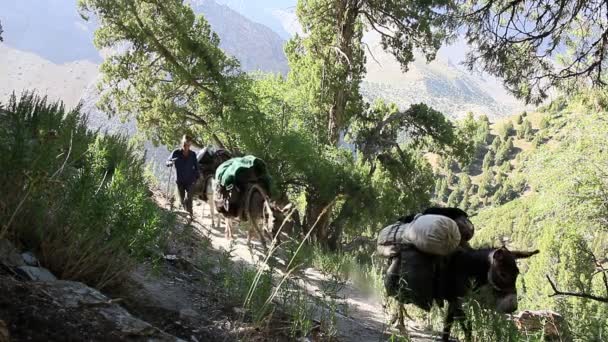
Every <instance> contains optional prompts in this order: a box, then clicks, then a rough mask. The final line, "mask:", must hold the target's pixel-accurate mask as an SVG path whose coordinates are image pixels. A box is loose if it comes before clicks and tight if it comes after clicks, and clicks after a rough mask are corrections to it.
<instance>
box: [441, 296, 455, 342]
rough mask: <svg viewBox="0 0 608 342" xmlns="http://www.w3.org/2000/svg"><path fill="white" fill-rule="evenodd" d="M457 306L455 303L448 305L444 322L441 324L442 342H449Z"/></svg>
mask: <svg viewBox="0 0 608 342" xmlns="http://www.w3.org/2000/svg"><path fill="white" fill-rule="evenodd" d="M457 305H458V303H456V302H449V303H448V314H447V316H446V317H445V322H444V324H443V334H442V335H441V340H442V341H443V342H448V341H450V331H451V330H452V324H454V314H455V310H456V306H457Z"/></svg>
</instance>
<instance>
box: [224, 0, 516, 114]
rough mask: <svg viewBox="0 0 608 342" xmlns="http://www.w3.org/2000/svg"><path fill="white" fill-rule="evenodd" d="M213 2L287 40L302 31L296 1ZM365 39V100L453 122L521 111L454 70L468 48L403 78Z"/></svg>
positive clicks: (422, 64) (482, 81)
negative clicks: (431, 111)
mask: <svg viewBox="0 0 608 342" xmlns="http://www.w3.org/2000/svg"><path fill="white" fill-rule="evenodd" d="M218 1H221V2H223V3H226V4H227V5H229V6H231V7H232V8H233V9H235V10H237V11H240V12H241V14H242V15H244V16H246V17H248V18H249V19H251V20H260V22H261V23H263V24H265V25H276V23H277V21H278V22H280V23H281V25H282V26H283V30H284V31H285V32H287V33H288V34H289V36H293V35H295V34H296V33H301V32H302V30H301V27H300V25H299V23H298V21H297V17H296V15H295V13H294V12H295V11H294V8H295V4H296V3H297V1H296V0H270V3H269V4H266V3H265V5H264V6H260V9H258V10H253V9H252V8H251V6H253V3H254V2H252V1H249V0H218ZM255 4H256V5H258V2H255ZM260 11H262V12H264V13H266V14H267V13H272V16H269V15H265V14H264V15H263V14H260V13H259V12H260ZM364 40H365V42H366V44H368V47H369V49H366V57H367V75H366V78H365V82H364V83H363V84H362V86H361V88H362V89H361V91H362V93H363V95H364V97H365V98H366V99H367V100H368V101H373V100H374V99H376V98H384V99H385V100H387V101H390V102H395V103H397V104H398V105H399V106H400V107H401V108H406V107H408V106H409V105H410V104H412V103H419V102H424V103H426V104H428V105H430V106H432V107H433V108H435V109H437V110H439V111H441V112H442V113H444V114H446V115H448V116H449V117H452V118H457V117H461V116H462V115H463V114H465V113H466V112H468V111H472V112H473V113H475V114H486V115H488V116H489V117H490V118H491V119H493V120H496V119H498V118H500V117H503V116H506V115H511V114H512V113H513V112H517V111H521V110H523V109H524V108H525V107H524V105H523V103H522V102H520V101H518V100H517V99H515V98H514V97H513V96H512V95H510V94H508V93H507V91H506V90H505V89H504V88H503V86H502V84H501V82H500V81H499V80H496V79H494V78H491V77H488V76H487V75H481V74H477V73H473V72H470V71H468V70H465V69H464V68H463V67H461V66H460V65H459V64H460V62H461V61H462V60H463V59H464V55H465V52H466V50H467V49H468V47H467V46H466V44H465V43H464V42H463V41H458V42H456V43H454V44H452V45H450V46H445V47H443V48H442V49H441V50H440V51H439V54H438V57H437V59H436V60H435V61H433V62H431V63H428V64H427V63H426V61H425V60H424V58H422V57H419V58H418V59H417V60H416V61H415V62H414V63H412V65H410V68H409V71H408V72H407V73H403V71H402V70H401V68H400V66H399V64H398V63H397V61H396V60H395V58H394V57H393V56H392V55H390V54H389V53H387V52H385V51H384V50H383V49H382V48H381V46H380V44H379V42H378V41H379V38H378V37H377V34H373V33H367V34H366V35H365V38H364ZM448 56H449V58H448Z"/></svg>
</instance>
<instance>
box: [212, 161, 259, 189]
mask: <svg viewBox="0 0 608 342" xmlns="http://www.w3.org/2000/svg"><path fill="white" fill-rule="evenodd" d="M215 179H216V180H217V182H218V183H219V184H220V185H221V186H222V187H224V188H226V189H231V188H232V187H233V186H234V185H236V186H237V187H242V186H244V185H246V184H247V183H250V182H252V183H260V184H261V185H262V186H263V187H264V188H265V189H266V190H267V191H270V176H269V175H268V172H267V171H266V164H265V163H264V161H263V160H262V159H260V158H257V157H255V156H251V155H248V156H244V157H239V158H232V159H229V160H227V161H225V162H223V163H222V164H221V165H220V166H219V167H218V168H217V170H216V171H215Z"/></svg>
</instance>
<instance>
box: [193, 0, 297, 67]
mask: <svg viewBox="0 0 608 342" xmlns="http://www.w3.org/2000/svg"><path fill="white" fill-rule="evenodd" d="M188 3H190V5H191V6H192V9H193V10H194V12H196V13H202V14H204V15H205V18H206V19H207V21H209V24H210V25H211V28H212V29H213V30H214V31H215V32H216V33H217V34H218V35H219V36H220V39H221V43H220V46H221V47H222V49H224V51H226V52H227V53H228V54H229V55H232V56H235V57H236V58H238V60H239V61H240V62H241V66H242V67H243V69H244V70H245V71H254V70H262V71H266V72H280V73H283V74H286V73H287V70H288V67H287V57H286V56H285V52H284V51H283V45H284V44H285V40H284V39H283V38H281V36H279V35H278V34H277V33H275V32H274V31H272V30H271V29H270V28H268V27H267V26H264V25H262V24H258V23H255V22H253V21H251V20H249V19H248V18H246V17H244V16H243V15H241V14H239V13H238V12H236V11H234V10H232V9H231V8H230V7H228V6H224V5H219V4H218V3H217V2H215V1H213V0H189V1H188Z"/></svg>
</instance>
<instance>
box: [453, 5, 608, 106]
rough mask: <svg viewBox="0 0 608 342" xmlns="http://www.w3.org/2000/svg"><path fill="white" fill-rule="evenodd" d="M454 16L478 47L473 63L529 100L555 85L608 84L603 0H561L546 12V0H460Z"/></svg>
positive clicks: (471, 57) (470, 57)
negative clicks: (516, 2)
mask: <svg viewBox="0 0 608 342" xmlns="http://www.w3.org/2000/svg"><path fill="white" fill-rule="evenodd" d="M457 3H458V4H459V6H458V10H457V11H456V14H455V15H454V16H455V17H456V18H458V19H460V20H462V21H461V22H460V24H461V25H462V26H461V27H462V30H463V31H464V35H465V36H466V39H467V40H468V42H469V43H470V44H472V46H475V47H476V49H474V51H471V53H470V54H469V55H468V56H467V62H466V63H467V64H468V65H469V66H470V67H473V66H476V67H480V68H481V69H482V70H484V71H486V72H488V73H490V74H492V75H494V76H497V77H500V78H501V79H502V80H503V82H504V85H505V87H506V88H507V89H508V90H509V91H510V92H512V93H513V94H514V95H515V96H517V97H519V98H521V99H523V100H525V101H526V102H527V103H536V104H538V103H540V102H542V100H544V99H546V98H547V97H548V96H549V93H550V90H551V89H557V88H562V89H563V90H566V91H570V90H575V89H579V88H580V86H581V85H586V84H592V85H596V86H604V85H605V84H606V73H605V69H604V68H603V66H602V63H603V61H604V56H605V54H606V51H607V49H608V47H606V46H605V45H604V44H602V41H603V39H604V36H605V34H606V33H607V31H606V27H607V25H606V24H607V23H608V19H606V16H604V15H603V13H602V12H603V11H604V9H605V8H604V6H603V3H602V2H601V1H588V0H575V1H565V0H560V1H557V2H556V3H555V8H556V9H559V10H557V11H555V12H551V14H550V15H547V14H548V13H547V12H545V10H546V9H547V7H546V5H547V4H546V2H545V1H544V0H529V1H526V3H525V5H524V6H505V3H504V2H502V1H496V2H490V3H488V2H487V1H482V0H474V1H462V2H457Z"/></svg>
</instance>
